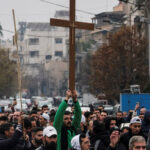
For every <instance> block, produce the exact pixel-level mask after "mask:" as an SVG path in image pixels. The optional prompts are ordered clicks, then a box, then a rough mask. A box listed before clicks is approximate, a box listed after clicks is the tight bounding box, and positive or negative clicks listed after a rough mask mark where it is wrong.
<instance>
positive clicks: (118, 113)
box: [116, 111, 123, 120]
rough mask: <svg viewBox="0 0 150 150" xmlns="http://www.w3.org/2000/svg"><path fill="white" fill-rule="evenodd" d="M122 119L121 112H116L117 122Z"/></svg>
mask: <svg viewBox="0 0 150 150" xmlns="http://www.w3.org/2000/svg"><path fill="white" fill-rule="evenodd" d="M122 117H123V114H122V112H121V111H118V112H117V114H116V118H117V120H120V119H121V118H122Z"/></svg>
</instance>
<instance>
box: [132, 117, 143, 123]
mask: <svg viewBox="0 0 150 150" xmlns="http://www.w3.org/2000/svg"><path fill="white" fill-rule="evenodd" d="M133 123H142V121H141V119H140V118H139V117H138V116H136V117H133V118H132V119H131V120H130V124H133Z"/></svg>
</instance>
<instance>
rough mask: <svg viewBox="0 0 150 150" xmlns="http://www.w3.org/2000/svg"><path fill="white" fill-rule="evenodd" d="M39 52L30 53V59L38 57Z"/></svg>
mask: <svg viewBox="0 0 150 150" xmlns="http://www.w3.org/2000/svg"><path fill="white" fill-rule="evenodd" d="M38 56H39V51H30V57H38Z"/></svg>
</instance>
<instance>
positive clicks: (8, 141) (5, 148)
mask: <svg viewBox="0 0 150 150" xmlns="http://www.w3.org/2000/svg"><path fill="white" fill-rule="evenodd" d="M21 136H22V132H20V131H18V130H15V133H14V135H13V136H12V138H7V137H6V136H5V135H1V136H0V150H12V149H13V148H14V147H15V146H16V145H17V144H18V141H19V139H20V137H21Z"/></svg>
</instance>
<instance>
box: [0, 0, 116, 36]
mask: <svg viewBox="0 0 150 150" xmlns="http://www.w3.org/2000/svg"><path fill="white" fill-rule="evenodd" d="M44 1H47V2H50V3H55V4H59V5H63V6H69V0H0V24H1V25H2V27H3V29H4V30H10V31H14V26H13V17H12V9H14V10H15V16H16V22H19V21H27V22H31V21H32V22H49V20H50V18H52V17H53V16H54V14H55V11H56V10H67V8H63V7H60V6H56V5H54V4H50V3H47V2H44ZM117 4H118V0H76V9H78V10H82V11H86V12H87V13H81V12H79V11H77V12H76V16H77V20H78V21H86V22H87V21H88V22H91V18H92V17H93V16H94V15H90V14H89V13H93V14H98V13H101V12H104V11H112V8H113V7H114V6H115V5H117ZM88 12H89V13H88ZM3 34H4V37H3V38H4V39H6V38H12V33H9V32H6V31H3Z"/></svg>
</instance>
